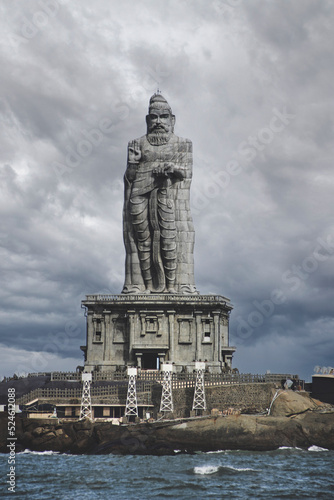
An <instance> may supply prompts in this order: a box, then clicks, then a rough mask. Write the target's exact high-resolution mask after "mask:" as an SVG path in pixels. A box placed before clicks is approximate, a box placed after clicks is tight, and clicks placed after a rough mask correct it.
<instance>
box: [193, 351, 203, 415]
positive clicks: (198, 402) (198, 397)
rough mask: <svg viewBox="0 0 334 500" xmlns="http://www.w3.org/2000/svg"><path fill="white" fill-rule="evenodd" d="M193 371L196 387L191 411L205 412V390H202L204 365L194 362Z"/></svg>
mask: <svg viewBox="0 0 334 500" xmlns="http://www.w3.org/2000/svg"><path fill="white" fill-rule="evenodd" d="M195 370H196V385H195V392H194V401H193V408H192V409H193V411H194V410H206V401H205V388H204V372H205V363H202V362H200V361H196V362H195Z"/></svg>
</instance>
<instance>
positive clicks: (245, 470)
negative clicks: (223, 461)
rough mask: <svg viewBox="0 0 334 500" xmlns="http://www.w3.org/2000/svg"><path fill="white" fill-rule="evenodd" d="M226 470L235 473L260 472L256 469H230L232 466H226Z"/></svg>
mask: <svg viewBox="0 0 334 500" xmlns="http://www.w3.org/2000/svg"><path fill="white" fill-rule="evenodd" d="M226 469H231V470H236V471H237V472H249V471H251V472H260V471H259V470H257V469H252V468H250V467H232V466H226Z"/></svg>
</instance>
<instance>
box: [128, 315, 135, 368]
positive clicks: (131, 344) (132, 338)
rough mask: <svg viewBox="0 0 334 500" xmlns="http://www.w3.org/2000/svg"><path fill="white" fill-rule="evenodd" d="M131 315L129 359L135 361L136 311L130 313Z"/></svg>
mask: <svg viewBox="0 0 334 500" xmlns="http://www.w3.org/2000/svg"><path fill="white" fill-rule="evenodd" d="M128 314H129V327H130V328H129V358H130V361H131V360H132V359H133V352H132V346H133V342H134V339H135V311H128Z"/></svg>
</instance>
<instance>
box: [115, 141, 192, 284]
mask: <svg viewBox="0 0 334 500" xmlns="http://www.w3.org/2000/svg"><path fill="white" fill-rule="evenodd" d="M133 143H136V145H137V146H139V148H140V152H141V155H140V160H139V163H138V164H137V165H134V164H130V163H128V165H127V170H126V173H125V176H124V210H123V237H124V244H125V249H126V262H125V283H124V288H123V291H122V293H143V292H144V291H145V283H144V278H143V272H142V268H141V264H140V259H139V255H138V241H137V240H138V239H137V238H136V233H135V231H134V227H133V222H134V221H133V216H132V215H131V201H130V200H131V199H132V200H134V199H139V200H140V197H145V198H147V200H148V205H149V208H148V210H149V215H148V218H149V230H150V233H151V241H152V247H151V248H150V250H149V251H150V260H151V262H150V265H151V267H152V275H153V284H154V286H153V289H152V290H151V291H152V292H153V293H154V292H156V293H162V292H164V291H166V290H167V288H166V265H165V264H166V262H165V260H164V259H162V256H161V252H162V248H161V244H162V243H163V241H164V238H165V237H166V235H167V237H168V233H169V234H170V235H171V236H170V237H171V238H174V239H175V243H176V269H175V283H174V286H173V288H174V289H175V291H176V293H198V292H197V291H196V288H195V282H194V261H193V251H194V240H195V233H194V227H193V221H192V217H191V213H190V201H189V198H190V183H191V178H192V143H191V141H189V140H188V139H183V138H181V137H177V136H176V135H174V134H171V137H170V139H169V141H168V142H167V143H166V144H160V145H152V144H150V143H149V141H148V140H147V136H146V135H145V136H142V137H140V138H139V139H136V140H135V141H131V142H130V143H129V146H128V147H129V148H130V147H131V145H133ZM166 163H170V164H173V165H174V174H172V175H170V176H168V178H167V177H165V178H164V179H165V180H163V179H162V178H161V176H160V177H159V176H157V175H156V174H155V170H156V169H157V168H159V167H161V166H163V165H164V164H166ZM162 183H164V184H162ZM136 197H139V198H136ZM132 210H133V208H132ZM163 212H164V214H163ZM168 212H169V213H168ZM171 214H173V215H171ZM161 218H165V220H166V222H165V223H164V222H163V221H162V222H161ZM172 219H175V220H172ZM158 220H159V227H157V221H158ZM173 226H174V228H173ZM175 229H176V234H175ZM173 231H174V233H173ZM157 235H158V238H157ZM157 240H158V241H157ZM157 260H158V261H159V262H160V264H159V262H157ZM163 260H164V262H163V263H162V261H163ZM164 274H165V276H164ZM167 274H168V270H167Z"/></svg>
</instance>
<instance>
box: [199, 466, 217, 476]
mask: <svg viewBox="0 0 334 500" xmlns="http://www.w3.org/2000/svg"><path fill="white" fill-rule="evenodd" d="M218 471H219V466H216V465H202V466H199V467H194V473H195V474H200V475H205V476H206V475H207V474H215V473H216V472H218Z"/></svg>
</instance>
